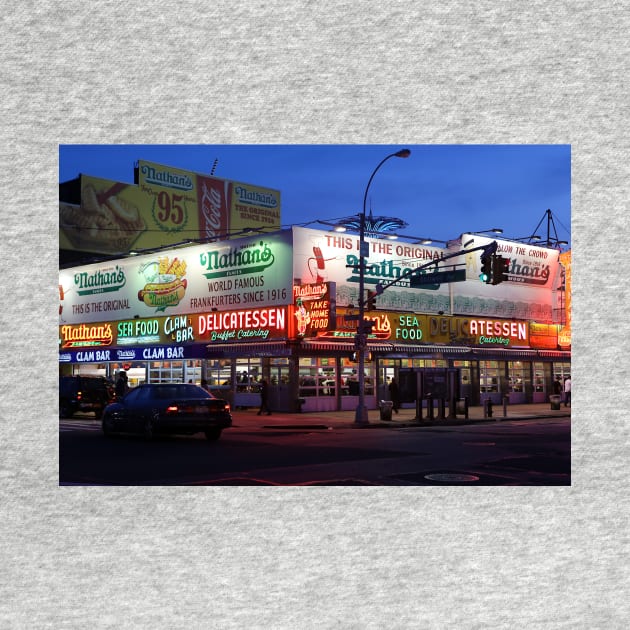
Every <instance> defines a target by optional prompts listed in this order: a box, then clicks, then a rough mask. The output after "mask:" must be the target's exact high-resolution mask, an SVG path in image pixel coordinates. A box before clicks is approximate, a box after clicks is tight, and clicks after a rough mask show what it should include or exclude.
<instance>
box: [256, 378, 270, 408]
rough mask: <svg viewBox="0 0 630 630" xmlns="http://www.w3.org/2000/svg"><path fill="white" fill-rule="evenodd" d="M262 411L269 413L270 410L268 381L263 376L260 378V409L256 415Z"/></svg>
mask: <svg viewBox="0 0 630 630" xmlns="http://www.w3.org/2000/svg"><path fill="white" fill-rule="evenodd" d="M263 411H266V412H267V415H268V416H270V415H271V410H270V409H269V383H267V381H266V380H265V379H264V378H261V379H260V409H259V410H258V415H260V414H261V413H262V412H263Z"/></svg>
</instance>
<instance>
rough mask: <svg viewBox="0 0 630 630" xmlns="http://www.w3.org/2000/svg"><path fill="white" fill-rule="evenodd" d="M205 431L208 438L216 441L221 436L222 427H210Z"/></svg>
mask: <svg viewBox="0 0 630 630" xmlns="http://www.w3.org/2000/svg"><path fill="white" fill-rule="evenodd" d="M205 433H206V439H207V440H210V441H211V442H216V441H217V440H218V439H219V438H220V437H221V429H208V430H207V431H206V432H205Z"/></svg>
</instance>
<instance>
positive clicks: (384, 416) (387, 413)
mask: <svg viewBox="0 0 630 630" xmlns="http://www.w3.org/2000/svg"><path fill="white" fill-rule="evenodd" d="M393 406H394V403H393V402H392V401H391V400H381V404H380V410H381V420H391V419H392V408H393Z"/></svg>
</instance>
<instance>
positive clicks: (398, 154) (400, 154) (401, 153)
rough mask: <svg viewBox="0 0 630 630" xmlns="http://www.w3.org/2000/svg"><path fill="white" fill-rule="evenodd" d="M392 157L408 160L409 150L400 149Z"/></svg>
mask: <svg viewBox="0 0 630 630" xmlns="http://www.w3.org/2000/svg"><path fill="white" fill-rule="evenodd" d="M394 155H395V156H396V157H399V158H408V157H409V156H410V155H411V151H410V150H409V149H401V150H400V151H397V152H396V153H394Z"/></svg>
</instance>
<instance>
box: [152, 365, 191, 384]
mask: <svg viewBox="0 0 630 630" xmlns="http://www.w3.org/2000/svg"><path fill="white" fill-rule="evenodd" d="M182 382H184V362H183V361H152V362H151V363H149V383H182Z"/></svg>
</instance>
